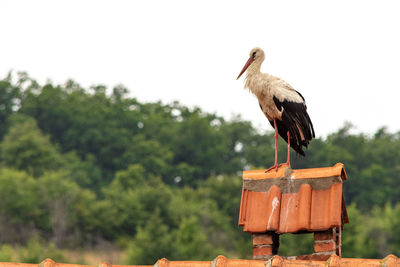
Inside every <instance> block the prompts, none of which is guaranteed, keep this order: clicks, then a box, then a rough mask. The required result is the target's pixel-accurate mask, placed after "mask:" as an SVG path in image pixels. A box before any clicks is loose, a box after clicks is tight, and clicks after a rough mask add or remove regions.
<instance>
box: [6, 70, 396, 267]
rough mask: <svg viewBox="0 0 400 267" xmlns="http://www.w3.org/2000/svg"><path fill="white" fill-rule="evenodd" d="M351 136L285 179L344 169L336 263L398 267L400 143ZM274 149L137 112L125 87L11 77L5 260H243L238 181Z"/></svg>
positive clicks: (210, 123)
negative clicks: (93, 250)
mask: <svg viewBox="0 0 400 267" xmlns="http://www.w3.org/2000/svg"><path fill="white" fill-rule="evenodd" d="M266 123H267V121H266ZM351 129H352V126H351V124H345V125H344V126H343V127H342V128H340V129H338V130H337V131H336V132H334V133H331V134H330V135H328V136H327V137H326V138H316V139H315V140H313V141H312V142H311V144H310V146H309V149H308V150H307V151H306V154H307V156H306V157H305V158H300V157H293V158H294V160H293V162H292V165H293V167H294V168H312V167H323V166H332V165H334V164H335V163H337V162H342V163H344V165H345V168H346V171H347V173H348V176H349V180H348V181H346V182H345V185H344V193H345V200H346V203H347V205H348V207H349V208H348V212H349V217H350V224H349V225H346V226H345V229H344V232H343V248H342V250H343V255H344V256H346V257H380V258H382V257H384V256H386V255H387V254H389V253H394V254H397V255H400V239H399V237H400V230H399V229H400V227H399V224H400V220H399V218H400V203H399V201H400V200H399V194H398V192H399V191H400V177H399V176H400V133H399V132H397V133H390V132H388V131H387V130H386V128H384V127H383V128H381V129H378V130H377V131H376V133H375V134H373V135H368V134H363V133H357V134H355V133H352V131H351ZM273 142H274V138H273V132H272V131H268V132H261V131H259V130H258V129H256V128H255V127H254V126H253V125H252V124H251V123H250V122H248V121H245V120H243V119H241V118H240V116H236V117H233V118H232V119H230V120H227V119H225V118H222V117H220V116H218V115H217V114H210V113H207V112H204V111H202V110H201V109H200V108H197V107H194V108H189V107H186V106H184V105H183V104H181V103H178V102H173V103H168V104H165V103H162V102H155V103H144V102H140V101H139V100H137V99H136V98H133V97H130V96H129V95H128V89H127V88H125V87H124V86H122V85H118V86H116V87H114V88H107V87H105V86H103V85H97V86H93V87H91V88H87V89H85V88H82V87H81V86H80V85H79V84H78V83H76V82H74V81H67V82H66V83H64V84H57V85H55V84H52V83H47V84H44V85H40V84H38V83H37V82H36V81H35V80H34V79H32V78H30V77H29V76H28V75H27V74H26V73H19V74H15V73H10V74H9V75H8V76H7V77H4V78H3V79H2V80H0V240H1V241H2V244H3V245H2V246H1V247H0V257H2V258H5V259H12V257H13V255H14V254H15V253H14V254H13V253H11V252H10V251H12V250H13V249H17V250H18V251H20V253H19V254H18V255H20V256H19V259H21V260H25V261H28V262H29V261H30V262H33V261H36V259H37V257H38V256H37V255H42V254H37V253H36V254H35V251H39V250H40V249H37V248H38V247H40V246H45V244H48V247H47V248H46V249H47V250H46V251H48V253H49V254H52V253H53V254H54V255H56V256H55V257H59V258H62V259H64V260H66V258H65V257H63V256H62V255H61V254H60V252H59V251H57V250H58V249H68V248H76V247H81V248H84V247H86V246H93V245H96V244H99V243H101V242H103V241H106V242H110V243H112V244H115V246H117V247H119V248H120V249H121V250H124V251H125V254H126V257H125V260H124V261H125V262H122V263H135V264H153V263H154V262H155V259H157V258H161V257H167V258H169V259H171V260H172V259H181V260H183V259H187V260H189V259H193V260H202V259H204V260H210V259H212V258H214V257H215V256H216V255H217V254H221V253H222V254H224V255H226V256H231V257H241V258H250V257H251V249H252V245H251V237H250V236H249V235H248V234H246V233H243V232H242V229H240V228H239V227H238V226H237V220H238V213H239V203H240V193H241V177H240V172H241V171H242V170H243V169H249V168H265V167H267V166H270V165H272V164H273V160H274V158H273V155H274V147H273ZM279 145H280V147H279V149H280V151H286V149H285V145H286V144H284V142H280V144H279ZM293 156H294V155H293ZM285 157H286V155H285V153H280V159H279V160H280V161H281V162H283V161H285ZM44 240H46V241H44ZM155 240H156V241H155ZM306 242H307V239H304V238H303V239H298V238H296V237H292V236H290V235H288V236H287V237H284V238H283V240H282V242H281V252H282V253H285V254H286V255H296V254H301V253H307V252H306V250H307V249H306V247H307V246H306V244H305V243H306ZM155 243H157V245H156V246H157V248H155V247H154V246H155ZM311 249H312V247H311ZM32 251H33V252H32ZM40 251H41V252H40V253H42V251H43V250H40ZM155 251H158V253H155ZM30 253H31V254H30ZM32 253H33V254H32ZM38 253H39V252H38ZM36 262H37V261H36Z"/></svg>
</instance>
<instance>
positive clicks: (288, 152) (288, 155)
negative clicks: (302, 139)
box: [286, 131, 291, 168]
mask: <svg viewBox="0 0 400 267" xmlns="http://www.w3.org/2000/svg"><path fill="white" fill-rule="evenodd" d="M287 141H288V142H287V144H288V146H287V161H286V164H287V166H288V167H289V168H291V167H290V132H289V131H288V132H287Z"/></svg>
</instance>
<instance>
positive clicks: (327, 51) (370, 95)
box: [0, 0, 400, 136]
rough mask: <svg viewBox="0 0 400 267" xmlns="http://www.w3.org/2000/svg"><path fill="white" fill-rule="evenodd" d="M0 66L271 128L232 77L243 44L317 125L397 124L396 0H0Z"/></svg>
mask: <svg viewBox="0 0 400 267" xmlns="http://www.w3.org/2000/svg"><path fill="white" fill-rule="evenodd" d="M0 12H1V16H0V33H1V37H2V38H1V41H0V76H1V77H4V75H5V74H6V73H7V72H8V71H9V70H10V69H13V70H17V71H27V72H28V73H29V74H30V76H31V77H33V78H35V79H37V80H39V81H40V82H44V81H46V79H48V78H49V79H51V80H53V81H54V82H56V83H62V82H64V81H65V80H67V79H68V78H72V79H74V80H76V81H77V82H79V83H80V84H81V85H83V86H90V85H92V84H99V83H101V84H106V85H108V86H113V85H116V84H119V83H122V84H124V85H125V86H127V87H128V88H129V89H130V91H131V96H134V97H137V98H138V99H139V101H157V100H162V101H163V102H164V103H169V102H172V101H173V100H179V101H180V102H181V103H182V104H184V105H188V106H191V107H192V106H200V107H201V108H202V109H204V110H205V111H207V112H216V113H217V114H218V115H221V116H224V117H226V118H228V119H229V118H230V117H231V116H232V114H240V115H241V116H242V117H243V118H244V119H247V120H251V121H253V122H254V125H255V126H257V127H259V128H261V129H270V126H269V123H268V121H267V120H266V118H265V117H264V115H263V114H262V113H261V111H260V108H259V106H258V103H257V100H256V99H255V98H254V97H253V96H252V95H250V93H248V92H247V91H245V90H243V84H244V80H243V78H241V79H240V80H238V81H237V80H236V77H237V75H238V74H239V72H240V70H241V69H242V67H243V65H244V64H245V62H246V61H247V59H248V53H249V51H250V49H252V48H253V47H255V46H259V47H261V48H263V49H264V51H265V52H266V61H265V62H264V64H263V67H262V71H263V72H268V73H271V74H273V75H276V76H278V77H281V78H283V79H284V80H286V81H287V82H288V83H290V84H291V85H292V86H293V87H294V88H295V89H296V90H298V91H300V92H301V93H302V94H303V96H304V97H305V98H306V101H307V105H308V111H309V113H310V116H311V119H312V121H313V123H314V127H315V130H316V133H317V136H325V135H326V134H327V133H330V132H333V131H336V130H337V129H338V128H339V127H340V126H342V125H343V123H344V121H351V122H352V123H354V124H355V125H356V126H357V127H358V128H357V131H363V132H368V133H373V132H374V131H376V130H377V128H379V127H381V126H383V125H386V126H388V127H389V130H390V131H392V132H394V131H399V130H400V118H399V115H400V107H399V105H400V102H399V96H400V81H399V77H400V73H399V72H400V2H399V1H365V0H363V1H349V0H346V1H321V0H318V1H232V0H230V1H216V0H213V1H205V0H203V1H187V0H186V1H171V0H169V1H165V0H164V1H128V0H127V1H116V0H113V1H100V0H95V1H88V0H85V1H71V0H68V1H61V0H60V1H54V0H49V1H40V0H35V1H32V0H26V1H22V0H21V1H19V0H1V1H0Z"/></svg>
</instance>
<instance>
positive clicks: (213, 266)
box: [0, 255, 400, 267]
mask: <svg viewBox="0 0 400 267" xmlns="http://www.w3.org/2000/svg"><path fill="white" fill-rule="evenodd" d="M37 266H38V264H29V263H10V262H0V267H37ZM140 266H142V267H144V266H152V265H111V264H109V263H106V262H104V263H101V264H99V265H98V267H140ZM153 266H155V267H203V266H204V267H277V266H282V267H283V266H288V267H289V266H290V267H310V266H313V267H319V266H320V267H327V266H335V267H337V266H346V267H356V266H360V267H361V266H367V267H374V266H386V267H400V260H399V258H398V257H396V256H394V255H388V256H387V257H385V258H384V259H347V258H341V257H339V256H336V255H332V256H330V258H329V259H328V260H326V261H311V260H290V259H284V258H281V257H280V256H274V257H273V258H271V259H269V260H267V261H262V260H234V259H228V258H226V257H224V256H218V257H217V258H215V259H214V260H213V261H169V260H167V259H165V258H164V259H160V260H158V261H157V262H156V263H155V264H154V265H153ZM39 267H96V266H90V265H79V264H66V263H56V262H54V261H53V260H51V259H46V260H44V261H43V262H41V263H40V264H39Z"/></svg>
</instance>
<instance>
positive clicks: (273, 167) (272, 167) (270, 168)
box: [265, 164, 280, 172]
mask: <svg viewBox="0 0 400 267" xmlns="http://www.w3.org/2000/svg"><path fill="white" fill-rule="evenodd" d="M279 166H280V164H279V165H278V164H275V165H274V166H271V167H269V168H268V169H266V170H265V172H269V171H271V170H273V169H275V171H278V168H279Z"/></svg>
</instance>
